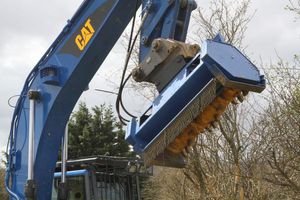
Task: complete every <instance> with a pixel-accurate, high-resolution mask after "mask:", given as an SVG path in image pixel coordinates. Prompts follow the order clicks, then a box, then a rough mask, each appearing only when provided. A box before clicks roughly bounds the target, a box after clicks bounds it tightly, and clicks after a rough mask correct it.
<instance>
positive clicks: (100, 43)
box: [9, 0, 141, 200]
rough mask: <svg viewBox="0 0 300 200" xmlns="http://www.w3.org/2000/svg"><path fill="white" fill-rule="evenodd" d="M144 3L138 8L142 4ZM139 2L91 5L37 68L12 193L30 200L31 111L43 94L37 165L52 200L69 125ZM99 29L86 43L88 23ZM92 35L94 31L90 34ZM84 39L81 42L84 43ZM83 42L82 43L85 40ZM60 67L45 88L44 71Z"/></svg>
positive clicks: (22, 120) (40, 189)
mask: <svg viewBox="0 0 300 200" xmlns="http://www.w3.org/2000/svg"><path fill="white" fill-rule="evenodd" d="M140 3H141V2H140V1H139V2H138V5H140ZM135 8H136V1H132V0H87V1H85V2H84V3H83V4H82V6H81V8H80V9H79V10H78V12H77V13H76V14H75V16H74V17H73V18H72V19H71V20H70V21H69V23H68V25H67V26H66V27H65V28H64V30H63V32H62V33H61V34H60V36H59V37H58V38H57V40H56V41H55V42H54V44H53V45H52V46H51V48H50V49H49V51H48V52H47V53H46V54H45V55H44V56H43V58H42V59H41V61H40V62H39V63H38V65H37V66H36V67H35V68H34V69H33V73H31V74H30V77H29V78H28V81H27V82H26V84H25V86H24V90H23V92H22V95H21V98H20V99H19V102H18V106H17V109H16V111H15V115H14V116H15V117H17V118H15V117H14V119H15V120H14V122H15V124H13V125H12V130H15V131H14V133H13V134H12V135H14V137H12V138H13V139H14V141H11V150H10V156H11V158H10V160H11V163H10V168H9V170H10V173H11V175H12V180H13V185H12V190H13V191H14V192H15V193H17V194H18V195H19V196H20V197H21V199H24V198H25V197H24V184H25V182H26V180H27V157H28V156H27V154H28V136H27V135H28V107H29V102H28V98H27V97H26V95H27V92H28V91H29V90H38V91H39V92H40V95H41V99H40V101H38V102H37V104H36V113H35V114H36V118H35V122H36V125H35V131H36V135H35V152H36V155H35V164H34V179H35V181H36V183H37V199H39V200H43V199H50V198H51V184H52V178H53V174H54V168H55V163H56V160H57V156H58V149H59V146H60V144H61V138H62V136H63V133H64V128H65V124H66V122H67V120H68V118H69V116H70V113H71V112H72V109H73V107H74V105H75V104H76V102H77V100H78V98H79V97H80V95H81V94H82V92H83V91H84V90H85V88H86V86H87V85H88V83H89V82H90V80H91V79H92V77H93V76H94V74H95V73H96V71H97V70H98V68H99V67H100V65H101V64H102V62H103V61H104V59H105V58H106V56H107V54H108V53H109V51H110V50H111V48H112V47H113V46H114V44H115V42H116V41H117V39H118V38H119V36H120V35H121V33H122V32H123V30H124V29H125V27H126V26H127V24H128V22H129V21H130V19H131V18H132V16H133V15H134V13H135ZM88 20H90V24H92V27H93V29H94V33H93V34H92V36H91V37H90V38H89V39H90V41H88V40H85V41H83V40H78V41H79V44H81V45H83V44H84V48H83V49H82V50H80V48H79V47H80V46H78V45H77V44H76V42H75V41H76V39H78V38H77V36H78V35H80V36H82V38H85V39H86V38H87V37H89V36H87V35H82V34H83V33H82V29H83V27H86V29H88V28H89V27H87V25H86V24H87V22H88ZM89 31H90V32H92V31H91V30H89ZM80 36H79V39H80ZM82 38H81V39H82ZM49 66H56V67H57V69H58V72H59V81H58V83H57V84H51V83H50V84H49V82H47V84H45V83H44V82H45V80H44V79H41V76H40V75H39V73H40V70H42V69H45V68H46V67H49Z"/></svg>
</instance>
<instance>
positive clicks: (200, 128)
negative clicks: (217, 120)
mask: <svg viewBox="0 0 300 200" xmlns="http://www.w3.org/2000/svg"><path fill="white" fill-rule="evenodd" d="M190 126H192V127H193V128H194V129H195V131H196V132H197V133H202V132H203V131H204V129H205V126H204V125H202V124H198V123H194V122H192V123H191V124H190Z"/></svg>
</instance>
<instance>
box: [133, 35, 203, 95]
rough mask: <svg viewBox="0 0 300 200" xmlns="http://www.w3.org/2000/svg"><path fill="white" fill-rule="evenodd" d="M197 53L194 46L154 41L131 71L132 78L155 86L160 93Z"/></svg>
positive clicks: (198, 49) (176, 42) (165, 40)
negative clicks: (142, 58)
mask: <svg viewBox="0 0 300 200" xmlns="http://www.w3.org/2000/svg"><path fill="white" fill-rule="evenodd" d="M199 51H200V47H199V45H196V44H194V45H191V44H186V43H183V42H178V41H174V40H169V39H156V40H154V41H153V43H152V46H151V51H150V52H149V54H148V55H147V56H146V58H145V59H144V61H143V62H142V63H141V64H140V65H139V66H138V67H136V68H135V69H133V71H132V76H133V78H134V80H135V81H137V82H143V81H145V82H150V83H153V84H155V86H156V88H157V90H158V91H159V92H160V91H161V90H162V89H163V88H164V87H165V86H166V85H167V84H168V83H169V82H170V81H171V80H172V78H173V77H174V76H175V75H176V74H177V73H178V72H179V71H180V70H181V69H182V68H183V67H184V66H185V64H186V63H187V61H188V60H189V59H191V58H193V57H194V56H195V55H196V54H197V53H198V52H199Z"/></svg>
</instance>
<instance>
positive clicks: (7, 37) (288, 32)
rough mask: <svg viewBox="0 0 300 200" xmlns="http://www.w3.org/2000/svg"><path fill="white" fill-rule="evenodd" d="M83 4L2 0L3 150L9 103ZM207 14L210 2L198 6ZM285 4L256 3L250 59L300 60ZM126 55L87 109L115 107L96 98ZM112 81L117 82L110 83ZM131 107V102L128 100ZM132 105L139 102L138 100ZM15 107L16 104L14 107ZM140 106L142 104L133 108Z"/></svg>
mask: <svg viewBox="0 0 300 200" xmlns="http://www.w3.org/2000/svg"><path fill="white" fill-rule="evenodd" d="M81 2H82V1H81V0H51V1H49V0H19V1H10V0H1V1H0V25H1V29H0V70H1V71H0V72H1V78H0V149H4V148H3V147H4V146H5V144H6V141H7V136H8V132H9V125H10V120H11V115H12V112H13V109H12V108H10V107H9V106H8V104H7V100H8V99H9V97H11V96H13V95H16V94H19V93H20V90H21V87H22V86H23V82H24V80H25V78H26V76H27V74H28V73H29V71H30V70H31V69H32V67H33V66H34V65H35V64H36V63H37V61H38V60H39V59H40V57H41V56H42V55H43V54H44V52H45V51H46V49H47V48H48V47H49V46H50V44H51V43H52V42H53V40H54V39H55V38H56V37H57V35H58V33H59V32H60V31H61V29H62V28H63V27H64V25H65V22H66V21H67V19H69V18H70V17H71V16H72V15H73V13H74V12H75V10H76V9H77V7H78V6H79V5H80V3H81ZM197 2H198V4H199V5H201V6H202V7H204V8H205V6H207V2H208V1H206V0H198V1H197ZM287 2H288V1H287V0H252V4H251V10H252V11H255V10H256V14H255V16H254V18H253V19H252V21H251V23H250V24H249V29H248V31H247V33H246V40H245V44H247V45H248V48H247V52H248V55H249V56H250V57H251V58H252V59H258V58H260V57H261V58H262V59H263V60H264V61H265V62H269V61H270V60H274V59H276V52H277V53H278V54H279V55H280V56H281V57H283V58H285V59H287V60H290V59H291V58H292V57H293V55H294V54H299V41H300V21H295V20H294V19H295V16H294V15H293V14H292V13H290V12H288V11H286V10H284V7H285V5H286V4H287ZM124 59H125V52H124V49H123V48H122V45H121V44H120V42H119V43H118V44H117V45H116V46H115V48H114V49H113V51H112V52H111V54H110V56H109V57H108V58H107V59H106V61H105V63H104V64H103V65H102V67H101V69H100V70H99V71H98V73H97V74H96V75H95V77H94V79H93V80H92V82H91V84H90V90H89V91H88V92H85V93H84V95H83V96H82V97H81V99H80V100H81V101H85V102H87V104H88V105H89V106H93V105H99V104H100V103H104V102H106V103H110V104H113V103H114V96H113V95H107V94H102V93H99V92H95V91H94V89H95V88H101V89H108V90H112V89H115V85H114V83H113V82H114V81H115V79H111V80H109V78H110V77H115V76H114V75H116V74H117V73H118V70H117V66H121V65H122V64H123V60H124ZM112 80H113V81H112ZM127 101H129V100H127ZM130 101H137V100H136V98H132V99H130ZM14 102H15V101H12V103H14ZM135 103H137V104H138V103H139V102H135Z"/></svg>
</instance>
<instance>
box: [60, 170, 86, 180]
mask: <svg viewBox="0 0 300 200" xmlns="http://www.w3.org/2000/svg"><path fill="white" fill-rule="evenodd" d="M88 173H89V171H88V170H86V169H81V170H74V171H67V174H66V175H67V177H72V176H83V175H86V174H88ZM60 177H61V172H55V173H54V178H60Z"/></svg>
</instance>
